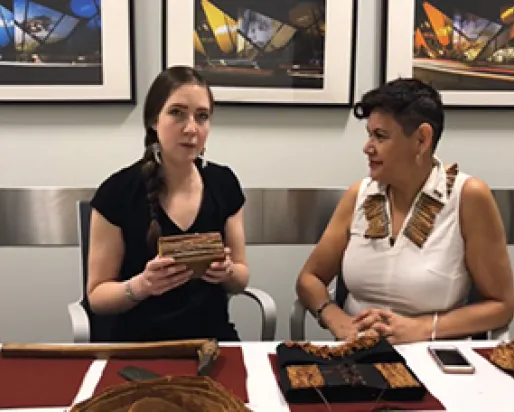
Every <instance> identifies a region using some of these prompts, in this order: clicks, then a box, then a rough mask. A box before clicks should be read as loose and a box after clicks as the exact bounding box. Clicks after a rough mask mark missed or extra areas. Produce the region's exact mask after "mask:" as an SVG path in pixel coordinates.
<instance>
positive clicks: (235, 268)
mask: <svg viewBox="0 0 514 412" xmlns="http://www.w3.org/2000/svg"><path fill="white" fill-rule="evenodd" d="M249 277H250V276H249V270H248V266H247V265H245V264H244V263H233V264H232V275H231V276H230V278H229V279H228V280H227V281H226V282H224V283H223V286H224V287H225V289H226V291H227V292H229V293H233V294H236V293H241V292H242V291H244V290H245V289H246V287H247V286H248V279H249Z"/></svg>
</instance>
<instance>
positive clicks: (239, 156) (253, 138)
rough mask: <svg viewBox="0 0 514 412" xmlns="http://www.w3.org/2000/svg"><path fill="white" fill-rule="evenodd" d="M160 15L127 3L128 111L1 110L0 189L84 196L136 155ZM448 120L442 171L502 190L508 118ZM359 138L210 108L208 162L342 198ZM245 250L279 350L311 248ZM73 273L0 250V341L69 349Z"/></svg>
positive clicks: (367, 55)
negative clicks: (130, 27)
mask: <svg viewBox="0 0 514 412" xmlns="http://www.w3.org/2000/svg"><path fill="white" fill-rule="evenodd" d="M345 1H348V0H345ZM379 3H380V2H378V1H376V0H360V1H359V7H360V10H359V11H360V13H359V21H358V23H359V30H358V40H359V42H358V49H357V69H356V73H357V78H356V94H357V96H360V95H361V94H362V93H363V92H365V91H367V90H368V89H370V88H372V87H375V86H376V85H377V84H378V76H379V63H380V60H379V46H380V39H379V35H380V27H379V26H380V22H381V18H380V15H379V11H380V10H379V6H378V4H379ZM160 4H161V2H160V1H157V0H152V1H139V0H137V1H136V2H135V23H136V73H137V86H138V87H137V89H138V99H139V104H138V105H137V106H136V107H127V106H117V107H105V106H97V107H95V106H90V107H88V106H85V107H83V106H71V105H70V106H64V107H59V106H46V107H45V106H15V107H9V106H3V107H0V148H1V150H0V187H19V186H54V185H55V186H73V187H93V186H97V185H98V184H99V183H100V182H101V181H102V180H103V179H104V178H105V177H106V176H107V175H108V174H110V173H111V172H112V171H114V170H116V169H118V168H120V167H122V166H123V165H125V164H127V163H129V162H132V161H133V160H134V159H136V158H137V157H139V156H140V155H141V152H142V147H143V128H142V121H141V118H142V113H141V112H142V110H141V109H142V102H143V99H144V95H145V93H146V90H147V88H148V86H149V84H150V82H151V81H152V80H153V78H154V77H155V75H157V73H158V72H159V70H160V67H161V55H160V52H161V32H160V27H161V26H160V24H161V16H160V15H161V8H160ZM447 117H448V120H447V129H446V132H445V135H444V137H443V140H442V142H441V146H440V149H439V155H440V156H441V157H442V158H443V160H444V161H445V162H458V163H459V164H460V165H461V169H462V170H464V171H466V172H468V173H470V174H473V175H477V176H480V177H481V178H483V179H484V180H485V181H487V182H488V183H489V184H490V185H491V186H493V187H495V188H506V187H512V186H513V181H514V179H513V178H512V176H513V173H512V172H513V166H512V161H511V157H512V153H513V152H514V136H513V135H512V131H511V129H512V124H513V121H512V112H511V111H505V112H495V111H489V112H470V111H460V112H449V113H448V116H447ZM365 136H366V133H365V131H364V124H362V123H359V122H357V121H356V120H355V119H353V118H352V117H351V115H350V113H349V111H348V110H347V109H306V108H280V109H277V108H269V107H243V106H242V105H241V106H239V107H227V106H220V107H218V108H217V109H216V113H215V119H214V125H213V131H212V133H211V136H210V138H209V141H208V151H207V154H208V156H209V157H210V158H211V159H213V160H215V161H219V162H222V163H228V164H230V165H231V166H232V167H233V168H234V169H235V171H236V173H237V174H238V175H239V177H240V179H241V181H242V183H243V185H244V186H246V187H290V188H298V187H347V186H348V185H350V184H351V183H352V182H354V181H355V180H357V179H359V178H361V177H362V175H363V174H364V173H366V164H365V163H366V162H365V160H364V157H363V156H362V152H361V147H362V145H363V143H364V140H365ZM486 152H489V153H490V154H489V155H487V156H485V153H486ZM0 230H1V229H0ZM250 249H251V250H250V253H249V255H250V264H251V268H252V272H253V279H252V284H254V285H256V286H260V287H262V288H265V289H267V290H268V291H270V292H271V293H272V295H273V296H274V297H275V299H276V300H277V303H278V305H279V310H280V319H279V332H278V338H280V339H283V338H287V336H288V335H287V334H288V326H287V319H288V316H289V309H290V305H291V303H292V299H293V298H294V292H293V290H292V285H293V282H294V279H295V276H296V274H297V273H298V269H299V268H300V266H301V264H302V263H303V261H304V259H305V258H306V256H307V254H308V253H309V251H310V246H294V247H293V246H291V247H287V246H283V247H251V248H250ZM79 273H80V272H79V263H78V251H77V250H76V248H40V249H36V248H2V249H0V341H37V340H39V341H48V340H53V341H63V340H69V339H70V337H71V332H70V329H69V328H70V326H69V323H68V320H67V315H66V312H65V308H66V304H67V303H68V302H71V301H72V300H74V299H77V298H78V297H79V294H80V279H79ZM30 302H32V303H33V305H34V306H35V307H34V308H30V307H29V305H30ZM234 304H235V305H243V304H244V305H246V303H242V302H240V301H236V302H234ZM237 312H238V313H237V314H236V317H235V319H236V321H237V322H238V323H239V324H240V325H241V326H240V329H241V331H242V335H243V337H245V338H249V339H255V338H256V337H257V336H258V334H257V331H256V330H255V325H256V323H254V322H252V321H250V322H245V324H244V325H242V324H241V323H242V321H243V320H244V319H243V318H242V317H241V316H242V315H241V313H242V312H244V311H237ZM245 312H248V311H245ZM31 315H34V319H33V320H34V321H35V322H32V319H30V316H31ZM245 316H246V315H245ZM248 316H253V314H252V315H248ZM256 319H257V318H255V321H256ZM309 331H310V332H311V334H310V337H324V336H326V335H325V334H324V333H323V332H319V331H318V330H317V329H316V328H315V327H314V326H312V324H311V323H310V326H309Z"/></svg>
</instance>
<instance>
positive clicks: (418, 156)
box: [416, 153, 422, 166]
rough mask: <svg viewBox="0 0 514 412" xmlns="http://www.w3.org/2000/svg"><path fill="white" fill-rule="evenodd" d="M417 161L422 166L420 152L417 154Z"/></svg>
mask: <svg viewBox="0 0 514 412" xmlns="http://www.w3.org/2000/svg"><path fill="white" fill-rule="evenodd" d="M416 163H417V164H418V166H421V163H422V161H421V154H419V153H418V154H417V155H416Z"/></svg>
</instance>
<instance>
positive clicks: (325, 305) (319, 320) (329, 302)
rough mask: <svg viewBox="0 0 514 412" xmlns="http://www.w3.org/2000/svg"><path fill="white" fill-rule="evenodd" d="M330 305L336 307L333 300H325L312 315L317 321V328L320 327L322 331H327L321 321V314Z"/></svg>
mask: <svg viewBox="0 0 514 412" xmlns="http://www.w3.org/2000/svg"><path fill="white" fill-rule="evenodd" d="M332 304H334V305H337V303H336V302H335V301H334V300H332V299H329V300H327V301H326V302H324V303H323V304H322V305H321V306H320V307H319V308H318V309H316V313H315V314H314V317H315V318H316V320H317V321H318V324H319V326H321V327H322V328H323V329H327V325H325V322H323V320H322V319H321V314H322V313H323V311H324V310H325V309H326V308H327V306H329V305H332Z"/></svg>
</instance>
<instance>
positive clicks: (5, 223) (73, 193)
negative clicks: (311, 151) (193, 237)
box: [0, 187, 514, 246]
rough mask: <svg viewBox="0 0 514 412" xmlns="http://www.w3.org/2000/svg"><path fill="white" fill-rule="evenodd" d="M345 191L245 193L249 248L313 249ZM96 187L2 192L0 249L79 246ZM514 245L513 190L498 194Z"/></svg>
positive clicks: (301, 190) (506, 225) (27, 189)
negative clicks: (83, 213) (83, 210)
mask: <svg viewBox="0 0 514 412" xmlns="http://www.w3.org/2000/svg"><path fill="white" fill-rule="evenodd" d="M343 192H344V190H343V189H246V190H245V195H246V198H247V202H246V209H245V226H246V236H247V243H248V244H249V245H272V244H275V245H280V244H282V245H310V244H315V243H316V242H317V240H318V239H319V237H320V235H321V234H322V232H323V229H324V228H325V226H326V224H327V222H328V220H329V219H330V216H331V215H332V212H333V211H334V209H335V207H336V206H337V203H338V201H339V199H340V198H341V196H342V194H343ZM93 193H94V189H91V188H60V187H50V188H47V187H34V188H12V189H0V246H77V245H78V241H77V219H76V203H77V201H78V200H88V199H90V198H91V196H92V195H93ZM493 195H494V197H495V199H496V202H497V204H498V208H499V210H500V214H501V216H502V220H503V223H504V226H505V229H506V232H507V239H508V243H509V244H514V221H513V219H512V213H513V207H514V190H508V189H501V190H493Z"/></svg>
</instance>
